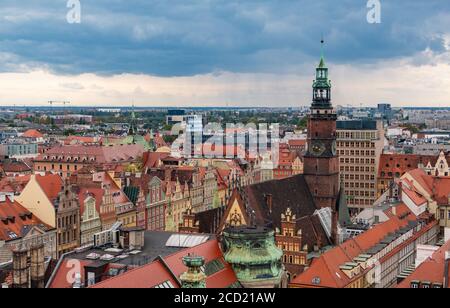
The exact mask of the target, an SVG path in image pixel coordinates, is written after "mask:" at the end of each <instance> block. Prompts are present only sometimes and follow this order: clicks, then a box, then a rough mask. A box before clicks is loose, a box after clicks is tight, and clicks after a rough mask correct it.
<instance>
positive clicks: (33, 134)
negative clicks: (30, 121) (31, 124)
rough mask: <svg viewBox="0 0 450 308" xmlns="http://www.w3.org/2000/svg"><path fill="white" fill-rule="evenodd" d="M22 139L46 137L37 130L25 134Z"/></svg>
mask: <svg viewBox="0 0 450 308" xmlns="http://www.w3.org/2000/svg"><path fill="white" fill-rule="evenodd" d="M22 137H25V138H36V139H37V138H44V135H43V134H41V133H40V132H39V131H37V130H35V129H29V130H27V131H26V132H25V133H23V135H22Z"/></svg>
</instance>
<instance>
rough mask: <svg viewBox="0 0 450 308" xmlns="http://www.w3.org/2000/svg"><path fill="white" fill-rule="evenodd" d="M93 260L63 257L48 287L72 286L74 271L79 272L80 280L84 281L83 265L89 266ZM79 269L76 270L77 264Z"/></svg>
mask: <svg viewBox="0 0 450 308" xmlns="http://www.w3.org/2000/svg"><path fill="white" fill-rule="evenodd" d="M94 262H95V261H90V260H78V259H70V258H67V259H64V260H62V261H61V265H60V266H59V268H58V270H57V272H56V274H55V276H54V277H53V280H52V282H51V283H50V285H49V288H50V289H66V288H72V283H73V282H74V280H75V276H74V275H75V273H80V275H81V281H82V282H84V281H85V276H84V275H85V272H84V267H85V266H89V265H90V264H92V263H94ZM78 265H79V266H80V267H79V270H77V268H76V267H77V266H78Z"/></svg>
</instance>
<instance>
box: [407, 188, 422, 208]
mask: <svg viewBox="0 0 450 308" xmlns="http://www.w3.org/2000/svg"><path fill="white" fill-rule="evenodd" d="M402 190H403V193H406V195H407V196H408V197H409V198H410V199H411V200H412V201H413V202H414V204H415V205H416V206H422V205H424V204H425V203H427V199H425V198H424V197H423V196H422V195H421V194H419V193H418V192H417V191H415V190H412V189H409V188H408V187H406V186H403V187H402Z"/></svg>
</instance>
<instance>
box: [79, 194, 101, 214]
mask: <svg viewBox="0 0 450 308" xmlns="http://www.w3.org/2000/svg"><path fill="white" fill-rule="evenodd" d="M103 194H104V190H103V189H101V188H94V187H92V188H89V187H81V188H80V191H79V193H78V200H79V202H80V214H81V215H83V214H84V210H85V204H84V201H85V200H86V199H87V198H88V197H92V198H94V199H95V209H96V211H97V212H98V213H99V214H100V206H101V205H102V202H103Z"/></svg>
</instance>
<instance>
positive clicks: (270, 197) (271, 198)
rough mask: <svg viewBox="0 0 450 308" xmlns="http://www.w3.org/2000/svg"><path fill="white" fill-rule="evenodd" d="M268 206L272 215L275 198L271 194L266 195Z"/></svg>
mask: <svg viewBox="0 0 450 308" xmlns="http://www.w3.org/2000/svg"><path fill="white" fill-rule="evenodd" d="M266 205H267V207H268V208H269V213H270V214H272V210H273V196H272V195H271V194H267V195H266Z"/></svg>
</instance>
